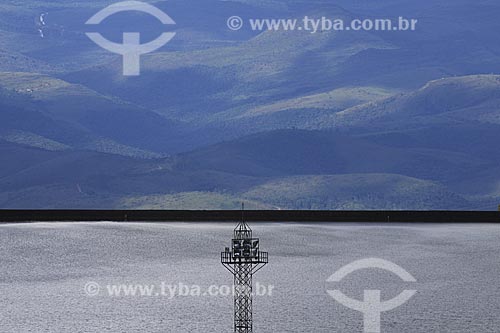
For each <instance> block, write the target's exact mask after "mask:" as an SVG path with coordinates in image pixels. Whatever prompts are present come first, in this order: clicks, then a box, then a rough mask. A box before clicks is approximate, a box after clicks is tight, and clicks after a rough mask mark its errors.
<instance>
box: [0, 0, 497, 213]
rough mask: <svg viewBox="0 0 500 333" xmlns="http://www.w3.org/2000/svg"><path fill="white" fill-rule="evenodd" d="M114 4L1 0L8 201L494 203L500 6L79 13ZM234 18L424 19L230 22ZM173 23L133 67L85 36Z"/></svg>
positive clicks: (1, 186)
mask: <svg viewBox="0 0 500 333" xmlns="http://www.w3.org/2000/svg"><path fill="white" fill-rule="evenodd" d="M114 2H115V1H104V0H102V1H77V2H74V1H73V2H68V1H62V0H61V1H56V0H52V1H32V0H23V1H15V0H7V1H3V2H2V4H0V14H1V15H0V156H2V163H1V165H0V207H2V208H193V209H195V208H237V207H238V206H239V205H238V202H240V201H242V200H244V201H246V202H248V203H249V206H250V207H253V208H267V209H278V208H282V209H286V208H291V209H496V207H497V204H498V203H500V154H499V153H500V149H499V146H498V142H500V75H497V74H500V35H499V34H498V33H497V32H498V31H500V21H499V20H498V17H499V15H500V3H498V1H492V0H482V1H481V0H476V1H473V0H467V1H466V0H457V1H453V2H450V1H442V0H433V1H430V0H423V1H413V0H412V1H409V0H398V1H395V0H380V1H376V2H374V1H368V0H357V1H347V0H342V1H335V2H332V1H327V0H315V1H312V0H309V1H300V0H289V1H285V0H255V1H251V0H239V1H219V0H182V1H181V0H172V1H148V2H150V3H153V4H154V5H156V6H157V7H158V8H160V9H162V10H163V11H165V12H166V13H168V14H169V15H170V16H171V17H172V18H173V19H174V20H175V21H176V25H175V26H169V27H168V28H165V27H164V26H162V25H161V24H159V23H158V22H157V21H156V20H155V19H154V18H151V17H149V16H148V15H143V14H138V13H122V14H119V15H116V16H114V17H110V18H109V19H107V20H106V21H105V22H104V23H103V24H102V25H100V26H98V27H88V26H86V25H85V22H86V21H87V20H88V19H89V18H90V17H91V16H92V15H94V14H95V13H96V12H97V11H99V10H100V9H102V8H104V7H105V6H107V5H109V4H112V3H114ZM41 15H43V16H41ZM233 15H238V16H241V17H242V18H244V19H249V18H299V19H300V18H302V17H304V16H305V15H308V16H310V17H321V16H325V17H329V18H332V19H334V18H343V19H346V20H350V19H354V18H362V19H363V18H398V17H399V16H404V17H407V18H416V19H418V20H419V23H418V26H417V27H418V28H417V31H414V32H408V31H407V32H392V31H391V32H381V31H379V32H361V31H356V32H355V31H349V32H348V31H344V32H334V31H328V32H321V33H317V34H311V33H310V32H307V31H293V32H291V31H272V32H271V31H266V32H255V31H251V29H249V27H248V26H245V27H244V28H243V29H242V30H240V31H237V32H235V31H230V30H229V29H228V28H227V27H226V20H227V18H228V17H230V16H233ZM40 20H43V22H41V21H40ZM165 29H167V30H170V31H175V32H176V33H177V35H176V37H175V38H174V40H173V41H172V42H171V43H168V44H167V45H166V46H164V47H163V48H161V49H160V50H159V51H157V52H154V53H151V54H148V55H144V56H142V57H141V58H142V59H141V65H142V67H141V75H140V76H138V77H124V76H123V75H122V59H121V56H119V55H116V54H113V53H110V52H107V51H105V50H103V49H101V48H99V47H98V46H97V45H95V44H94V43H93V42H92V41H90V40H89V39H88V38H87V37H86V36H85V32H90V31H99V32H101V33H102V34H103V35H104V36H106V37H107V38H109V39H110V40H114V41H117V42H118V41H120V38H121V34H122V33H123V32H124V31H138V32H141V35H142V38H144V40H152V39H154V38H156V37H157V36H158V35H159V34H160V33H161V32H163V31H164V30H165Z"/></svg>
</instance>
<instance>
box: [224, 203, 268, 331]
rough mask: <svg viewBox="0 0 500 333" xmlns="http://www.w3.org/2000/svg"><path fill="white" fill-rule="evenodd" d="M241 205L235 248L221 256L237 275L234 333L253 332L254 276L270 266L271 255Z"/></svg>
mask: <svg viewBox="0 0 500 333" xmlns="http://www.w3.org/2000/svg"><path fill="white" fill-rule="evenodd" d="M243 212H244V206H243V204H242V210H241V222H240V223H238V225H237V226H236V228H235V229H234V235H233V240H232V247H231V248H229V247H226V249H225V251H224V252H222V253H221V262H222V265H224V267H226V268H227V269H228V270H229V271H230V272H231V273H232V274H233V276H234V332H236V333H251V332H252V330H253V318H252V276H253V274H255V273H256V272H257V271H259V270H260V269H261V268H262V267H264V266H265V265H266V264H267V263H268V253H267V252H261V251H260V250H259V239H258V238H252V229H250V227H249V226H248V224H247V223H246V222H245V219H244V216H243Z"/></svg>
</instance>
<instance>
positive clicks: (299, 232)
mask: <svg viewBox="0 0 500 333" xmlns="http://www.w3.org/2000/svg"><path fill="white" fill-rule="evenodd" d="M232 227H233V226H232V225H230V224H218V225H217V224H208V223H207V224H180V223H179V224H175V223H169V224H139V223H127V224H120V223H73V224H68V223H37V224H22V225H21V224H20V225H0V253H1V256H0V298H1V307H0V331H2V332H231V331H232V306H233V304H232V298H231V297H230V296H227V297H223V296H217V297H208V296H199V297H196V296H176V297H174V298H172V299H169V298H168V297H163V296H161V295H160V296H155V295H154V296H151V297H147V296H144V297H138V296H136V297H130V296H129V297H126V296H123V297H110V296H109V295H107V294H106V292H105V291H106V289H105V288H106V287H105V286H106V285H109V284H154V285H159V284H161V282H162V281H164V282H165V283H167V284H172V285H177V284H178V283H180V282H182V283H183V284H185V285H195V284H196V285H200V286H201V287H202V288H206V287H208V286H210V285H223V284H226V285H227V284H231V282H232V279H231V275H230V274H229V272H227V271H225V270H224V268H223V267H222V266H221V264H220V251H221V250H223V249H224V247H226V246H229V244H230V238H231V232H232ZM254 233H255V235H256V236H258V237H260V239H261V247H262V249H263V250H267V251H269V254H270V264H269V265H268V266H266V267H265V268H264V269H262V270H261V271H260V272H258V274H257V275H256V276H255V277H254V281H256V282H259V283H260V284H262V285H274V290H273V294H272V296H261V297H256V299H255V300H254V320H255V332H314V333H317V332H362V331H363V321H362V315H361V313H359V312H356V311H354V310H350V309H347V308H345V307H343V306H342V305H340V304H338V303H336V302H335V301H334V300H333V299H332V298H331V297H330V296H329V295H328V294H327V292H326V290H328V289H341V290H342V291H343V292H344V293H345V294H347V295H349V296H350V297H352V298H357V299H362V297H363V290H365V289H380V290H381V291H382V298H383V299H384V300H385V299H389V298H392V297H394V296H396V295H397V294H399V293H400V292H401V291H403V290H405V289H417V290H418V293H417V294H416V295H415V296H414V297H413V298H412V299H410V301H408V302H407V303H406V304H404V305H402V306H401V307H399V308H397V309H395V310H393V311H390V312H386V313H384V314H382V332H398V333H400V332H500V316H499V314H500V226H496V225H338V224H316V225H305V224H258V225H254ZM367 257H376V258H383V259H386V260H390V261H392V262H394V263H396V264H398V265H400V266H402V267H403V268H404V269H406V270H407V271H408V272H410V273H411V274H412V275H413V276H414V277H415V278H416V280H417V282H416V283H406V282H402V281H401V280H399V278H398V277H396V276H395V275H393V274H390V273H388V272H384V271H381V270H363V271H358V272H355V273H353V274H351V275H349V276H348V277H346V278H345V279H344V280H343V281H342V282H341V283H340V284H338V285H333V284H331V283H327V282H326V280H327V278H328V277H329V276H330V275H331V274H332V273H334V272H335V271H336V270H337V269H338V268H340V267H341V266H343V265H345V264H348V263H350V262H352V261H354V260H357V259H362V258H367ZM90 281H92V282H95V283H98V284H99V285H100V286H101V291H100V293H99V295H97V296H94V297H90V296H88V295H86V293H85V289H84V287H85V285H86V284H87V283H88V282H90Z"/></svg>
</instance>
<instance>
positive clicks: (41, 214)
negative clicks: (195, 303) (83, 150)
mask: <svg viewBox="0 0 500 333" xmlns="http://www.w3.org/2000/svg"><path fill="white" fill-rule="evenodd" d="M240 219H241V211H239V210H9V209H7V210H0V222H53V221H60V222H72V221H74V222H96V221H114V222H127V221H131V222H177V221H178V222H229V221H237V220H240ZM245 220H247V221H251V222H402V223H403V222H414V223H499V222H500V212H496V211H405V210H402V211H399V210H398V211H326V210H247V211H245Z"/></svg>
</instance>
